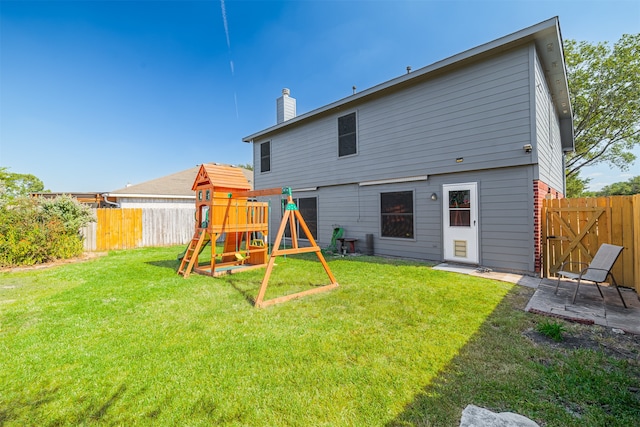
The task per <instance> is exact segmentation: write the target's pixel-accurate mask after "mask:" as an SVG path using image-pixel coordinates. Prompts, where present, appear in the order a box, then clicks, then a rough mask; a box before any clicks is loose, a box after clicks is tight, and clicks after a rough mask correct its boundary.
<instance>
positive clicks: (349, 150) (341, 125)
mask: <svg viewBox="0 0 640 427" xmlns="http://www.w3.org/2000/svg"><path fill="white" fill-rule="evenodd" d="M356 152H357V134H356V113H351V114H347V115H346V116H342V117H338V157H343V156H350V155H351V154H356Z"/></svg>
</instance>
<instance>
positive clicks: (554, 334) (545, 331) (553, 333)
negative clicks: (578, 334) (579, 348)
mask: <svg viewBox="0 0 640 427" xmlns="http://www.w3.org/2000/svg"><path fill="white" fill-rule="evenodd" d="M536 330H537V331H538V332H540V333H541V334H542V335H544V336H546V337H549V338H551V339H552V340H554V341H562V333H563V332H566V330H567V329H566V328H565V327H564V325H563V324H562V323H560V322H552V321H550V320H544V321H542V322H540V323H538V325H537V326H536Z"/></svg>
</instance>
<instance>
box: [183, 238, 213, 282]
mask: <svg viewBox="0 0 640 427" xmlns="http://www.w3.org/2000/svg"><path fill="white" fill-rule="evenodd" d="M206 234H207V233H206V228H198V229H197V230H196V232H195V233H193V239H191V242H189V247H187V250H186V251H185V253H184V256H183V257H182V261H181V262H180V267H178V274H182V276H183V277H184V278H185V279H186V278H187V277H189V274H190V273H191V271H192V270H193V266H194V264H195V262H196V260H197V259H198V254H199V253H200V248H202V245H203V243H204V242H205V240H206Z"/></svg>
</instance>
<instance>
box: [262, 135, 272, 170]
mask: <svg viewBox="0 0 640 427" xmlns="http://www.w3.org/2000/svg"><path fill="white" fill-rule="evenodd" d="M270 170H271V141H267V142H263V143H262V144H260V172H269V171H270Z"/></svg>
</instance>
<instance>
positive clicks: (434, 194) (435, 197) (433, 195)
mask: <svg viewBox="0 0 640 427" xmlns="http://www.w3.org/2000/svg"><path fill="white" fill-rule="evenodd" d="M431 200H433V201H436V200H438V195H437V194H436V193H431Z"/></svg>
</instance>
